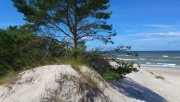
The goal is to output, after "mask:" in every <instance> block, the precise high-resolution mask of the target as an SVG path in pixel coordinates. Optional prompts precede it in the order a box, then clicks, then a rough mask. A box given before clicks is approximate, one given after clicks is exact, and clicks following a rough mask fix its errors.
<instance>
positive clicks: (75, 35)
mask: <svg viewBox="0 0 180 102" xmlns="http://www.w3.org/2000/svg"><path fill="white" fill-rule="evenodd" d="M73 40H74V58H77V57H78V43H77V34H74V39H73Z"/></svg>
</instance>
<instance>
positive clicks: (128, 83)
mask: <svg viewBox="0 0 180 102" xmlns="http://www.w3.org/2000/svg"><path fill="white" fill-rule="evenodd" d="M110 83H111V84H112V85H113V86H115V87H116V89H117V90H118V91H120V92H121V93H123V94H125V95H126V96H128V97H131V98H136V99H139V100H142V101H146V102H167V101H166V100H165V99H164V98H163V97H162V96H160V95H158V94H157V93H155V92H153V91H152V90H150V89H148V88H147V87H145V86H142V85H140V84H138V83H136V82H134V81H133V80H132V79H130V78H125V79H123V80H121V81H115V80H114V81H110Z"/></svg>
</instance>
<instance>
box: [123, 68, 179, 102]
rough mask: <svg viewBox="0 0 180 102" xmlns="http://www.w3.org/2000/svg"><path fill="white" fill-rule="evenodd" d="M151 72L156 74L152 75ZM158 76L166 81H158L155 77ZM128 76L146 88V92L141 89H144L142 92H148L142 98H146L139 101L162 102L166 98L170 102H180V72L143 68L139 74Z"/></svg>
mask: <svg viewBox="0 0 180 102" xmlns="http://www.w3.org/2000/svg"><path fill="white" fill-rule="evenodd" d="M150 72H152V73H154V74H151V73H150ZM157 75H158V76H159V75H160V76H162V77H164V80H162V79H157V78H156V77H155V76H157ZM126 76H127V78H129V79H130V80H131V81H133V82H135V83H137V84H139V85H141V86H143V87H145V88H146V90H143V88H140V89H142V90H141V91H146V92H145V93H144V94H142V96H141V97H145V98H139V99H142V100H146V101H150V102H158V101H159V102H160V101H163V98H164V99H165V100H166V101H168V102H180V71H179V70H170V69H152V68H143V69H141V70H140V71H139V72H137V73H131V74H128V75H126ZM132 85H133V84H132ZM147 89H149V90H147ZM148 93H149V94H148ZM144 95H145V96H144ZM152 96H153V97H152ZM148 98H149V99H148ZM153 100H154V101H153Z"/></svg>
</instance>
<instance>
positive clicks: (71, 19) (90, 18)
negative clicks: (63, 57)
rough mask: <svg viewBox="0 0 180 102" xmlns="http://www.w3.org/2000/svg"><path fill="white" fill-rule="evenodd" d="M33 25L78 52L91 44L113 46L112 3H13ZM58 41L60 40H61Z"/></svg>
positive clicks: (87, 0)
mask: <svg viewBox="0 0 180 102" xmlns="http://www.w3.org/2000/svg"><path fill="white" fill-rule="evenodd" d="M12 1H13V2H14V5H15V7H16V8H17V9H18V11H19V12H21V13H23V14H24V16H25V20H27V21H28V22H29V24H30V25H32V26H34V27H36V28H37V27H38V28H39V30H41V31H47V32H46V33H48V34H50V35H53V36H55V37H60V38H61V39H63V40H66V41H68V42H69V43H70V45H71V47H72V48H75V49H77V48H79V47H80V45H81V44H82V43H85V42H86V41H88V40H93V39H99V40H102V41H104V42H105V43H107V42H111V43H113V42H112V40H111V37H112V36H115V35H116V33H115V31H113V29H112V25H109V24H108V23H107V19H108V18H110V15H111V13H112V12H110V11H109V10H108V8H109V7H110V5H109V0H12ZM60 38H58V39H60Z"/></svg>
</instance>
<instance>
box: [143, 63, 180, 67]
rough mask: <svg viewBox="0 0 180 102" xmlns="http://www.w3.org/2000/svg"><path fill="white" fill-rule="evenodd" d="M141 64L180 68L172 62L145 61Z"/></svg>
mask: <svg viewBox="0 0 180 102" xmlns="http://www.w3.org/2000/svg"><path fill="white" fill-rule="evenodd" d="M141 66H144V67H165V68H167V67H169V68H180V66H177V65H176V64H174V63H152V62H146V64H141Z"/></svg>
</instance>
